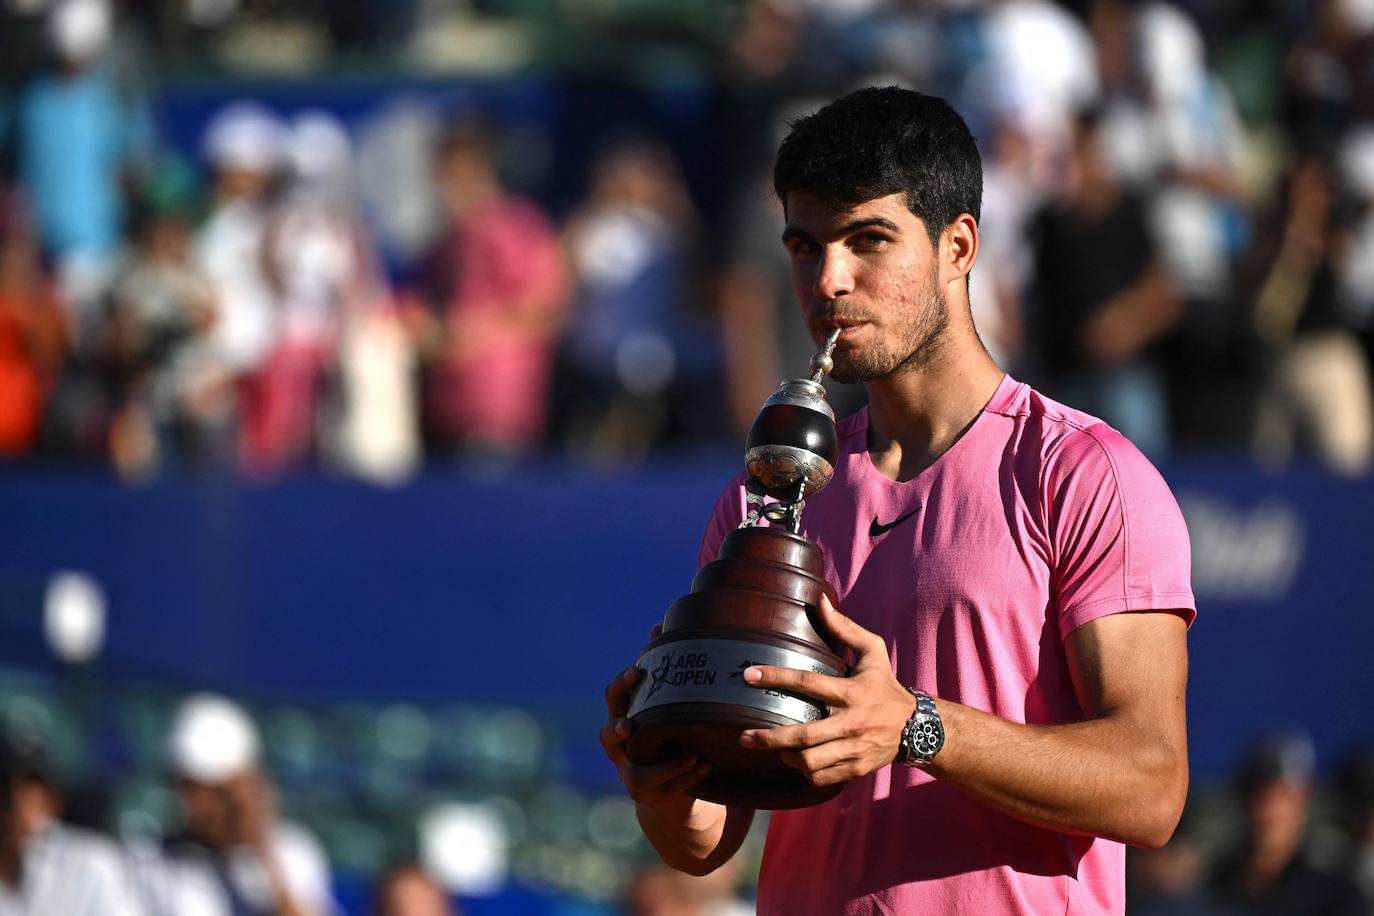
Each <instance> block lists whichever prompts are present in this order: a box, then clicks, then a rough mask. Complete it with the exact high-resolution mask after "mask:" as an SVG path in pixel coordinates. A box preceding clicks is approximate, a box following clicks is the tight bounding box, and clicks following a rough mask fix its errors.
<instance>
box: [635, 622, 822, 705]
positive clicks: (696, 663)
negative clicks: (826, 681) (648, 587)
mask: <svg viewBox="0 0 1374 916" xmlns="http://www.w3.org/2000/svg"><path fill="white" fill-rule="evenodd" d="M635 664H637V665H638V666H639V667H640V668H642V669H644V672H645V674H644V677H643V678H641V679H640V681H639V683H638V684H636V685H635V689H634V694H633V696H632V697H631V698H630V710H629V714H630V715H631V716H635V715H638V714H639V713H641V712H644V711H645V710H648V709H653V708H655V707H658V706H667V705H668V704H670V703H725V704H729V705H732V706H747V707H751V708H753V709H760V710H764V711H765V712H771V713H776V714H778V715H780V716H786V717H787V718H789V719H792V720H794V721H797V722H814V721H815V720H817V719H824V718H825V717H826V715H827V714H828V712H829V711H828V710H827V709H826V708H825V705H824V704H823V703H819V702H817V701H815V700H812V699H809V698H807V697H803V696H800V695H798V694H795V693H789V692H786V691H782V690H775V689H773V688H771V687H753V686H750V685H749V684H747V683H745V681H744V669H746V668H748V667H749V666H751V665H770V666H773V667H778V668H797V669H800V670H802V671H815V672H817V673H819V674H826V675H829V676H831V677H838V676H839V675H840V672H839V671H836V670H835V669H833V668H831V667H829V666H828V665H824V664H822V663H821V662H818V661H816V660H815V659H814V658H812V657H811V656H809V655H805V654H803V653H801V652H794V651H792V650H790V649H780V648H778V647H776V646H769V645H760V644H759V643H752V642H745V641H743V640H736V639H682V640H675V641H671V642H666V643H663V644H661V645H658V646H654V647H653V648H651V649H649V650H648V651H646V652H645V653H644V654H643V655H641V656H640V657H639V661H638V662H636V663H635Z"/></svg>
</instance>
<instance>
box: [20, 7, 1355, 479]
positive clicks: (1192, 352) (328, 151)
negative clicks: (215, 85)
mask: <svg viewBox="0 0 1374 916" xmlns="http://www.w3.org/2000/svg"><path fill="white" fill-rule="evenodd" d="M320 6H321V10H322V11H323V12H324V13H327V14H328V15H321V17H320V18H319V20H318V22H316V23H315V25H314V26H313V27H307V26H306V25H305V24H306V23H308V22H310V21H311V20H310V19H309V17H305V18H302V17H300V16H294V15H287V14H288V13H290V12H291V11H292V10H294V9H295V7H294V6H292V5H291V4H281V5H277V6H273V5H267V6H266V7H264V8H263V9H258V8H256V7H255V6H254V5H253V4H247V5H246V6H244V7H242V8H240V5H239V4H237V3H235V2H232V0H230V2H225V3H208V2H207V3H190V4H186V5H184V6H183V5H181V4H132V3H131V4H128V5H127V6H125V5H120V4H112V3H111V2H110V0H22V2H21V0H10V2H9V3H8V4H7V5H6V7H5V9H4V12H3V13H0V16H3V17H4V18H3V23H0V31H3V32H4V34H5V42H4V44H5V46H6V48H7V49H8V50H9V51H12V52H14V53H12V54H9V55H8V56H7V59H6V61H5V66H4V68H3V69H4V71H5V72H4V74H3V82H2V83H0V150H2V151H3V156H0V454H4V455H7V456H14V457H15V458H17V459H19V460H24V461H30V462H41V463H50V462H53V461H59V460H79V461H88V462H89V461H95V462H102V463H104V462H108V463H109V464H111V465H112V466H113V467H115V468H116V469H117V470H118V471H119V472H120V473H121V474H122V475H124V476H125V477H128V478H130V479H141V478H146V477H149V476H153V475H156V474H158V473H161V472H165V471H168V470H170V469H179V468H192V469H196V468H232V469H236V470H238V471H240V472H243V473H246V474H249V475H252V476H256V477H263V476H272V475H276V474H280V473H283V472H289V471H292V470H296V469H299V468H304V467H322V468H328V469H337V470H341V471H344V472H350V473H357V474H361V475H363V476H367V477H371V478H374V479H381V480H395V479H401V478H404V477H405V476H406V475H408V474H410V473H412V472H413V471H414V469H415V468H417V467H419V466H421V465H422V463H423V462H425V461H426V460H429V461H434V460H441V461H443V460H448V459H457V460H459V461H463V462H475V463H477V464H478V465H479V466H482V467H499V466H501V465H503V464H504V463H506V462H508V461H510V460H512V459H516V458H520V457H523V456H527V455H531V454H538V453H546V452H549V451H558V452H564V453H567V454H571V455H573V456H576V457H577V458H579V459H584V460H587V461H590V462H593V463H596V464H600V465H609V466H628V465H634V464H636V463H638V462H640V461H642V460H643V459H644V457H645V456H646V455H647V454H648V453H649V452H650V451H652V450H654V449H657V448H662V447H664V446H666V445H682V444H688V445H691V444H700V443H712V442H728V441H734V439H735V438H736V437H737V436H738V433H739V431H740V430H741V429H743V428H747V426H748V424H749V422H750V421H751V420H752V418H753V416H754V414H755V412H756V410H757V409H758V405H759V404H760V403H761V401H762V399H763V398H764V397H766V396H767V394H768V392H769V391H770V390H771V389H772V387H773V386H774V385H776V383H777V381H778V380H780V379H781V378H784V377H787V376H788V375H790V374H795V373H796V372H797V371H799V369H800V367H803V366H805V364H806V358H807V355H808V354H809V350H810V349H811V347H812V343H811V342H810V341H809V340H808V339H806V336H805V332H804V330H803V329H802V327H801V325H800V322H798V321H797V320H796V318H795V316H794V315H793V306H792V305H791V301H792V299H791V294H790V286H789V284H790V281H789V278H788V275H787V263H786V259H785V257H784V252H783V249H782V247H781V245H780V244H779V242H778V234H779V228H780V225H781V214H780V207H779V205H778V203H777V201H776V200H773V199H771V197H770V194H769V192H768V190H767V178H768V171H769V165H770V159H771V153H772V150H773V145H774V142H775V139H776V137H777V135H778V132H779V130H780V129H781V128H782V126H783V125H784V124H785V121H786V119H787V118H788V117H790V116H792V115H795V114H797V113H799V112H802V111H805V110H807V109H809V108H811V107H813V106H815V105H816V104H819V103H821V102H823V101H824V100H825V99H827V98H832V97H834V96H835V95H837V94H840V93H842V92H844V91H846V90H848V89H850V88H852V87H854V86H857V85H864V84H874V83H894V82H895V83H902V84H906V85H910V86H913V87H915V88H919V89H923V90H927V91H931V92H935V93H938V94H941V95H944V96H946V97H948V98H950V99H951V100H953V101H954V103H955V104H956V106H957V107H958V108H959V109H960V111H961V112H962V113H963V114H964V115H965V117H966V118H967V119H968V120H969V122H970V124H971V126H972V127H973V128H974V131H975V134H976V135H977V136H978V137H979V140H980V145H981V148H982V150H983V155H984V159H985V174H986V179H985V195H984V198H985V199H984V208H983V218H982V230H983V240H982V241H983V250H982V252H981V257H980V258H979V263H978V269H977V270H976V271H974V275H973V276H974V279H973V307H974V310H975V318H976V323H977V326H978V328H979V332H980V334H981V336H982V337H983V340H984V342H985V344H986V346H987V347H988V349H989V350H990V351H991V352H992V353H993V354H994V356H995V357H996V358H997V359H998V360H999V361H1000V362H1001V363H1002V365H1003V366H1004V367H1006V368H1007V369H1008V370H1009V371H1011V372H1013V373H1014V374H1016V375H1018V376H1019V377H1021V378H1024V379H1026V380H1029V381H1032V382H1034V383H1036V384H1038V385H1039V386H1040V387H1042V388H1043V389H1044V390H1046V391H1047V392H1048V393H1049V394H1051V395H1052V396H1057V397H1058V398H1060V399H1061V400H1065V401H1068V402H1070V403H1073V404H1075V405H1076V406H1079V407H1081V408H1084V409H1086V410H1088V411H1090V412H1092V413H1095V414H1098V415H1100V416H1102V417H1104V418H1105V419H1107V420H1108V421H1109V422H1111V423H1113V425H1115V426H1117V427H1118V428H1119V429H1121V430H1122V431H1123V432H1124V433H1126V434H1127V435H1128V436H1129V437H1130V438H1132V439H1133V440H1134V441H1135V442H1136V443H1137V444H1139V445H1140V446H1141V447H1142V448H1143V449H1144V450H1145V451H1146V452H1147V453H1149V454H1151V455H1154V456H1156V457H1158V456H1162V455H1165V454H1167V453H1168V452H1169V451H1170V450H1171V449H1177V450H1184V451H1189V450H1191V451H1198V450H1226V451H1230V452H1232V453H1251V454H1253V455H1254V456H1256V457H1257V458H1258V459H1259V460H1261V461H1264V462H1267V463H1271V464H1275V465H1280V466H1281V465H1284V464H1286V463H1288V462H1290V461H1291V460H1293V459H1294V458H1295V457H1311V458H1315V459H1317V460H1319V461H1321V462H1322V463H1324V464H1326V465H1327V466H1329V467H1331V468H1334V469H1336V470H1339V471H1342V472H1347V473H1361V472H1363V471H1364V470H1365V469H1367V468H1368V466H1369V463H1370V458H1371V454H1374V406H1372V405H1374V396H1371V382H1370V370H1369V364H1370V357H1371V352H1372V351H1371V346H1372V344H1371V341H1372V340H1374V337H1372V336H1371V334H1372V333H1374V332H1372V329H1374V268H1371V265H1374V63H1371V62H1372V61H1374V54H1372V53H1371V49H1374V4H1371V3H1369V2H1368V0H1269V2H1267V3H1262V4H1239V3H1224V2H1215V3H1205V2H1202V0H1195V2H1192V3H1170V2H1164V0H1139V2H1136V0H1078V2H1074V3H1064V4H1058V3H1052V2H1050V0H995V2H994V0H987V2H958V3H956V2H946V3H938V4H907V3H899V2H895V0H852V2H846V3H842V4H823V3H819V2H806V0H746V2H742V3H739V4H728V5H719V6H713V5H710V4H707V5H706V6H707V7H709V8H710V11H711V14H712V15H713V16H714V17H715V19H717V20H719V27H718V28H716V29H714V30H706V31H698V32H696V33H690V34H685V35H678V36H676V38H675V39H674V40H676V41H678V42H679V43H687V44H692V43H695V45H696V46H697V49H698V50H699V51H701V52H702V54H703V59H704V60H706V61H707V64H706V65H705V66H707V68H708V69H707V71H706V74H707V75H706V77H705V79H706V80H707V81H708V83H709V86H710V92H709V98H710V105H709V112H708V113H707V114H705V115H704V116H703V117H704V120H705V122H706V123H704V124H703V125H701V129H702V130H705V131H708V132H709V133H710V134H711V135H712V136H714V137H715V138H716V140H715V142H712V143H711V144H709V146H708V149H709V154H708V155H709V158H710V159H711V160H712V161H711V163H709V164H705V165H704V164H703V163H700V162H691V163H685V162H683V161H682V160H681V158H680V155H679V154H677V153H675V152H674V150H673V148H672V147H670V145H668V144H667V143H666V142H665V141H664V139H663V138H662V137H661V136H658V135H656V134H655V133H654V132H652V131H650V130H647V129H643V128H642V127H641V126H639V125H632V124H627V125H626V130H625V131H624V132H623V135H619V136H616V137H611V138H598V139H597V143H596V149H597V152H596V154H595V155H594V156H593V157H592V160H591V162H590V165H589V167H588V169H587V170H586V174H585V176H584V179H583V186H582V187H581V188H580V189H579V191H578V193H577V196H576V199H575V202H574V203H573V204H572V205H571V206H565V207H562V208H561V209H562V211H564V212H558V213H552V212H550V210H549V208H548V207H546V206H545V205H543V204H542V203H541V202H540V200H539V198H538V195H535V194H532V193H529V192H528V191H527V190H525V189H523V188H522V181H521V176H524V179H526V180H525V181H524V184H525V185H530V184H531V182H529V181H528V178H529V176H530V175H531V174H532V173H535V172H537V171H538V170H539V169H540V168H541V167H542V168H547V162H548V160H549V159H550V157H556V156H558V154H559V150H558V149H557V148H553V149H549V148H548V145H549V144H548V139H549V138H548V137H547V136H545V137H543V138H542V139H543V141H544V142H542V143H541V142H535V141H536V140H537V139H538V138H533V139H532V138H529V137H523V138H521V137H515V138H512V136H511V132H510V131H509V130H508V129H507V128H508V127H509V125H504V124H501V123H499V122H498V121H497V120H496V119H494V118H492V117H490V116H489V114H488V113H484V112H481V111H478V110H474V109H472V108H470V107H469V108H467V109H463V110H458V111H447V112H441V113H440V115H441V117H440V118H439V119H438V120H437V122H436V123H435V124H433V125H431V129H429V130H427V131H422V132H421V135H420V136H419V137H418V139H415V138H412V139H415V145H416V149H417V150H418V154H417V155H416V156H413V157H412V158H411V160H409V161H408V162H407V163H406V167H405V168H403V169H397V168H395V167H394V165H395V160H392V165H393V168H392V169H391V170H388V169H386V168H382V169H378V168H377V167H375V165H374V166H373V167H370V168H359V167H358V165H359V164H358V161H357V160H358V150H357V147H356V138H355V137H354V136H353V135H352V133H351V132H350V125H348V124H346V123H344V121H342V120H341V119H340V118H339V117H338V116H337V114H336V113H331V112H329V111H325V110H296V111H292V112H290V114H289V116H288V115H285V114H283V113H281V112H279V111H276V110H273V109H271V108H269V107H267V106H265V105H263V104H260V103H257V102H253V101H247V100H245V101H240V102H236V103H233V104H228V105H225V106H223V107H222V108H220V109H219V110H218V111H217V112H215V114H214V116H213V118H211V119H210V120H209V122H208V123H207V124H206V125H205V129H204V131H203V132H202V135H201V136H200V138H199V143H198V146H197V147H196V148H195V149H189V150H188V149H177V148H175V147H174V146H173V145H172V144H170V143H169V142H168V141H167V138H165V137H163V136H161V135H160V126H159V123H158V118H157V117H156V115H155V112H156V110H157V105H156V102H157V92H156V90H154V89H153V88H152V86H153V85H154V81H155V78H156V72H155V70H156V68H155V66H153V64H152V63H151V62H152V61H156V60H157V59H158V58H157V56H156V55H150V54H148V53H146V51H147V49H148V47H149V46H150V43H156V44H157V46H158V47H162V45H163V43H166V42H172V44H169V45H168V47H170V48H177V49H181V50H182V51H186V50H187V49H194V48H196V47H201V46H202V45H197V44H196V42H197V41H200V42H202V43H203V42H208V41H211V40H212V37H213V36H215V35H216V34H220V33H222V32H224V30H229V29H231V28H233V27H235V26H236V24H237V25H239V26H242V24H243V22H245V21H248V22H251V23H252V24H253V28H254V29H257V32H254V34H258V35H259V38H258V42H259V44H272V43H273V42H274V41H278V40H280V41H283V42H285V41H287V36H288V35H289V34H296V32H292V31H291V30H292V29H296V30H297V31H299V29H300V28H314V29H315V30H316V31H317V32H319V36H318V37H319V38H320V40H321V41H326V40H333V41H334V42H335V43H336V44H338V45H339V46H340V47H350V46H351V45H349V44H348V41H349V40H352V41H355V42H356V41H358V40H361V39H360V38H359V36H360V35H363V34H370V33H369V31H368V30H369V29H371V30H372V33H375V35H376V36H377V38H376V41H377V42H378V43H380V42H381V41H382V36H385V35H389V34H392V33H393V32H394V30H395V29H397V28H408V29H410V30H411V31H410V32H409V33H407V34H409V35H410V36H411V39H412V40H419V39H418V38H417V37H416V35H417V34H418V31H419V30H422V27H423V28H430V27H431V26H432V25H433V24H432V23H429V24H427V25H426V24H424V23H421V22H420V20H416V19H415V17H416V16H417V15H418V13H417V12H416V9H418V8H419V7H423V9H424V10H426V11H427V12H426V14H425V15H426V16H431V14H435V10H438V11H440V12H442V11H444V10H447V11H448V12H449V13H450V14H451V16H450V19H453V17H457V18H456V19H453V21H457V22H459V23H460V24H461V23H463V22H466V23H468V25H469V26H470V27H471V29H477V28H478V23H479V22H480V23H486V24H488V25H490V24H492V23H504V24H506V25H512V24H517V25H518V24H519V23H520V22H521V19H520V16H521V15H529V14H528V12H526V13H523V14H522V13H521V7H519V5H518V4H499V3H492V4H477V5H474V4H469V3H459V2H456V0H455V2H453V3H450V4H442V3H439V4H433V5H418V6H417V7H415V8H412V7H411V5H406V4H400V5H397V7H396V10H394V11H392V13H389V14H388V13H383V12H382V11H380V10H378V9H373V8H372V7H371V6H368V7H367V9H368V10H370V12H369V14H368V15H371V16H373V17H375V18H378V19H379V22H378V23H373V24H372V25H370V26H367V27H366V28H363V27H361V26H358V23H353V26H358V28H354V27H353V26H350V25H349V24H348V23H349V22H350V21H351V20H349V19H348V17H346V16H342V13H340V12H339V9H338V8H337V7H336V6H335V5H331V4H328V3H323V4H320ZM343 6H347V5H343ZM431 6H433V9H431V8H430V7H431ZM650 6H652V5H650ZM667 6H671V4H669V5H667ZM212 7H213V8H214V9H213V10H212V9H211V8H212ZM577 8H578V7H577V6H576V5H570V9H574V10H575V9H577ZM665 8H666V7H665ZM207 11H209V12H207ZM274 11H275V18H274V14H273V12H274ZM283 11H285V12H283ZM296 12H299V10H297V11H296ZM211 13H213V15H211ZM359 15H361V13H359ZM589 15H590V14H589ZM179 16H180V17H182V18H178V17H179ZM341 16H342V19H341V18H340V17H341ZM196 17H201V18H199V19H197V18H196ZM207 17H208V18H207ZM464 17H466V18H464ZM369 21H370V20H369ZM383 21H385V22H383ZM425 22H426V23H428V20H425ZM274 23H275V24H274ZM385 23H389V24H390V25H389V26H387V27H384V24H385ZM245 28H246V27H245ZM606 28H608V29H609V28H610V26H607V27H606ZM274 29H276V31H274ZM217 30H219V32H217ZM197 36H199V38H197ZM207 36H210V37H207ZM274 36H275V37H274ZM331 36H332V38H331ZM350 36H351V38H350ZM656 40H658V41H662V40H663V39H662V38H661V37H660V38H658V39H656ZM216 47H218V46H216ZM140 49H142V50H143V52H144V53H140ZM167 53H168V54H170V53H171V52H170V51H169V52H167ZM221 56H224V55H222V54H221ZM230 57H231V58H232V55H230ZM232 78H233V77H232V76H230V77H226V79H232ZM491 78H492V79H498V78H499V77H496V76H493V77H491ZM623 78H625V79H631V78H632V77H631V76H629V75H624V77H623ZM396 142H397V143H400V142H401V140H400V139H399V137H398V139H397V140H396ZM541 162H542V163H543V165H542V166H541V164H540V163H541ZM685 166H691V169H690V171H692V172H693V173H694V174H704V175H706V176H708V177H707V178H706V179H703V181H704V183H705V184H706V185H709V186H703V187H695V188H690V189H689V186H688V183H687V182H686V181H685V179H684V172H685V171H688V169H686V168H684V167H685ZM698 184H702V182H698ZM426 214H427V215H426ZM398 226H399V227H407V228H405V229H404V230H403V231H402V230H397V228H396V227H398ZM398 231H399V232H400V234H401V235H404V236H405V244H404V245H400V246H398V245H397V244H396V239H395V237H396V235H397V233H398ZM837 387H838V386H837ZM834 398H835V400H836V401H837V405H838V406H839V407H840V408H841V412H844V411H847V410H851V409H854V408H855V407H856V406H857V405H858V404H859V403H861V400H862V393H861V392H851V391H844V390H838V391H836V392H835V395H834Z"/></svg>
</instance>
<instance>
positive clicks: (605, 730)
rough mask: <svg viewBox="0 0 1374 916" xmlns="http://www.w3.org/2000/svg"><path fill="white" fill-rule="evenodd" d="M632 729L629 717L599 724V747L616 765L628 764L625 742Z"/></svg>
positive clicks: (628, 758)
mask: <svg viewBox="0 0 1374 916" xmlns="http://www.w3.org/2000/svg"><path fill="white" fill-rule="evenodd" d="M632 731H634V726H632V725H631V724H630V720H629V719H612V720H610V721H609V722H607V723H606V724H605V725H603V726H601V735H600V737H601V749H602V750H603V751H605V752H606V756H607V757H609V758H611V760H612V761H614V762H615V764H616V765H617V766H621V765H628V764H629V762H630V757H629V755H628V754H627V753H626V751H625V742H626V741H628V740H629V738H630V733H631V732H632Z"/></svg>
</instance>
